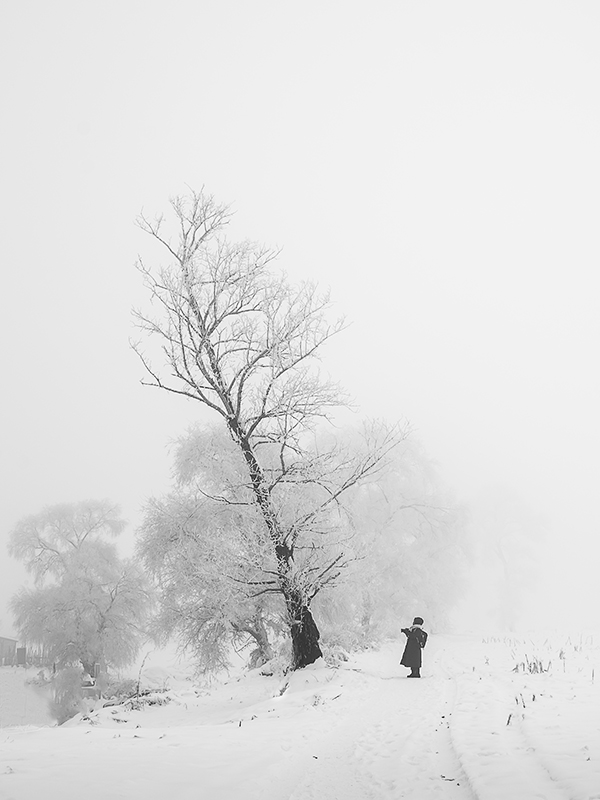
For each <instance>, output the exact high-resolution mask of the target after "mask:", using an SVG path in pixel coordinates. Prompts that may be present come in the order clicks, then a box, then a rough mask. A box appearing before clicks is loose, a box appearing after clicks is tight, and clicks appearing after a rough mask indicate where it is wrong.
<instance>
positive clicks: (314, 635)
mask: <svg viewBox="0 0 600 800" xmlns="http://www.w3.org/2000/svg"><path fill="white" fill-rule="evenodd" d="M228 425H229V429H230V431H231V433H232V435H233V438H234V441H235V442H237V444H238V445H239V447H240V448H241V450H242V453H243V455H244V458H245V460H246V464H247V465H248V471H249V473H250V480H251V482H252V489H253V491H254V495H255V497H256V501H257V503H258V506H259V508H260V510H261V512H262V515H263V519H264V520H265V524H266V526H267V530H268V531H269V535H270V537H271V541H272V542H273V545H274V549H275V555H276V558H277V564H278V573H279V586H280V591H281V593H282V594H283V597H284V599H285V604H286V607H287V611H288V618H289V622H290V634H291V637H292V669H302V667H307V666H308V665H309V664H314V662H315V661H316V660H317V659H318V658H321V657H322V655H323V653H322V652H321V648H320V647H319V638H320V634H319V629H318V628H317V624H316V622H315V621H314V619H313V615H312V613H311V611H310V608H309V606H308V604H307V603H306V601H305V600H303V598H302V595H301V594H300V592H299V591H298V590H297V589H296V588H294V586H293V585H291V586H290V579H289V573H290V564H291V562H292V561H293V558H294V557H293V553H292V550H291V548H290V547H289V545H288V544H287V543H286V542H285V540H284V537H283V535H282V532H281V529H280V527H279V520H278V519H277V514H276V512H275V509H274V508H273V505H272V502H271V497H270V494H269V490H268V488H267V485H266V481H265V478H264V475H263V471H262V469H261V467H260V464H259V463H258V459H257V458H256V456H255V454H254V451H253V449H252V446H251V444H250V442H249V441H248V438H247V437H246V436H245V435H244V434H243V432H242V430H241V429H240V425H239V423H238V421H237V420H236V419H235V418H230V419H229V420H228Z"/></svg>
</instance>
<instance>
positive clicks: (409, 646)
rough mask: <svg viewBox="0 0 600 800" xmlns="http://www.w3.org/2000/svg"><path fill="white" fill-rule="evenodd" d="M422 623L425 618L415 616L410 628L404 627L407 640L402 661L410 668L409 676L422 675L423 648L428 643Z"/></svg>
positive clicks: (417, 676) (403, 664)
mask: <svg viewBox="0 0 600 800" xmlns="http://www.w3.org/2000/svg"><path fill="white" fill-rule="evenodd" d="M422 625H423V618H422V617H415V618H414V620H413V624H412V625H411V627H410V628H402V633H404V634H405V635H406V638H407V642H406V647H405V648H404V653H403V654H402V659H401V660H400V663H401V664H402V666H403V667H409V668H410V671H411V672H410V675H408V676H407V677H409V678H420V677H421V663H422V660H421V650H422V649H423V648H424V647H425V645H426V644H427V634H426V633H425V631H424V630H423V628H422V627H421V626H422Z"/></svg>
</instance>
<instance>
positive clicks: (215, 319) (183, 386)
mask: <svg viewBox="0 0 600 800" xmlns="http://www.w3.org/2000/svg"><path fill="white" fill-rule="evenodd" d="M171 206H172V210H173V212H174V219H175V222H176V225H177V235H176V239H175V241H173V240H172V239H171V238H170V237H169V235H168V233H167V232H166V231H165V221H164V219H163V217H158V218H157V219H149V218H148V217H146V216H143V215H142V216H141V217H140V218H139V220H138V222H139V225H140V227H141V229H142V230H143V231H145V232H146V233H148V234H149V235H150V236H152V237H153V238H154V239H155V240H156V241H157V242H158V243H159V244H160V245H161V246H162V247H163V248H164V249H165V250H166V252H167V253H168V254H169V259H170V265H169V266H167V267H164V268H161V269H159V270H157V271H154V270H151V269H150V268H148V267H146V265H145V264H144V262H143V261H142V260H141V259H140V260H139V261H138V268H139V270H140V271H141V273H142V274H143V276H144V279H145V283H146V285H147V287H148V289H149V292H150V296H151V299H152V303H153V305H154V307H155V308H156V309H157V313H155V314H154V315H152V314H147V313H143V312H141V311H137V312H135V314H136V318H137V324H138V326H139V327H140V328H141V330H142V331H144V332H145V333H146V334H148V335H149V336H150V337H152V338H154V339H157V340H158V341H159V342H160V344H161V349H162V355H161V357H160V359H161V362H162V363H161V364H160V366H157V365H156V363H155V362H156V359H151V358H149V357H148V356H147V355H146V353H145V352H144V351H143V350H142V348H141V346H140V345H139V344H135V345H134V349H135V350H136V352H137V353H138V355H139V357H140V358H141V360H142V363H143V365H144V367H145V369H146V373H147V376H148V377H147V378H146V380H144V381H143V383H145V384H146V385H150V386H155V387H158V388H161V389H164V390H166V391H168V392H172V393H174V394H179V395H182V396H184V397H188V398H192V399H193V400H196V401H198V402H200V403H202V404H203V405H204V406H205V407H207V408H209V409H211V410H212V411H213V412H214V413H215V414H217V415H219V416H220V418H221V420H222V422H223V424H224V425H225V426H226V428H227V430H228V431H229V434H230V436H231V439H232V441H233V442H234V444H235V446H236V448H237V449H238V451H239V453H240V454H241V456H242V460H243V464H244V473H245V475H244V480H243V481H241V483H240V486H239V487H238V491H237V493H236V495H235V496H233V495H231V494H229V495H227V496H225V495H223V500H226V501H227V502H236V501H239V502H244V503H247V502H250V501H251V502H252V503H253V504H254V506H255V507H256V509H257V510H258V512H259V516H260V520H261V526H260V531H261V533H259V534H257V535H259V536H260V535H264V534H266V536H267V538H268V541H269V542H270V552H271V555H272V564H270V565H265V568H264V573H265V574H264V576H262V577H261V578H260V579H259V580H257V581H256V585H255V587H254V588H255V590H256V592H257V593H258V592H265V593H266V592H275V593H278V594H280V595H281V596H282V597H283V600H284V603H285V608H286V613H287V622H288V625H289V630H290V634H291V639H292V651H293V664H292V666H293V667H294V668H299V667H303V666H306V665H307V664H310V663H313V662H314V661H315V660H316V659H317V658H319V656H320V655H321V650H320V647H319V631H318V628H317V625H316V624H315V621H314V619H313V616H312V613H311V610H310V604H311V601H312V599H313V598H314V596H315V595H316V594H317V592H319V591H320V590H321V589H322V588H323V587H324V586H326V585H328V584H329V583H331V582H333V581H334V580H335V579H336V578H337V577H338V576H339V572H340V568H341V566H342V565H343V563H344V553H343V550H342V549H339V550H338V551H337V552H332V547H331V546H327V545H324V544H322V537H323V536H324V535H326V534H330V533H332V532H335V529H336V528H335V516H336V514H339V504H340V500H341V497H342V495H343V494H344V493H345V492H346V491H347V490H348V489H349V488H350V487H351V486H354V485H355V484H356V483H358V482H359V481H361V480H363V479H364V478H365V477H367V476H369V475H372V474H373V473H374V472H376V471H377V470H378V469H380V468H381V467H382V464H383V462H384V459H385V456H386V454H387V453H388V452H389V450H390V449H391V448H392V447H394V445H395V444H396V443H397V441H398V438H399V437H401V436H402V433H401V432H399V431H398V430H397V429H392V430H386V429H383V428H379V429H378V430H377V435H376V436H375V437H374V443H373V444H372V446H369V447H366V448H365V449H364V450H363V452H361V453H359V454H348V453H344V452H343V451H339V450H338V449H337V448H336V447H335V446H332V448H331V449H325V450H321V449H319V448H318V447H317V446H316V444H315V439H314V432H315V429H316V425H317V423H318V422H323V421H325V420H327V419H328V418H329V414H330V413H331V412H332V410H333V409H334V408H336V407H339V406H340V405H343V404H344V403H345V402H346V397H345V395H344V394H343V392H342V391H341V389H340V387H339V386H338V385H337V384H335V383H333V382H332V381H330V380H329V379H327V378H325V377H324V376H323V375H322V374H321V373H320V371H319V369H318V357H319V353H320V348H321V347H322V346H323V345H324V344H325V343H326V342H327V341H328V340H329V339H331V337H332V336H334V335H335V334H337V333H338V332H339V331H341V330H342V329H343V327H344V322H343V320H337V321H336V322H329V321H328V316H327V315H328V311H329V308H330V301H329V297H328V295H327V294H321V293H319V292H318V291H317V289H316V287H315V286H314V285H313V284H311V283H301V284H299V285H297V286H295V285H291V284H290V283H289V282H288V281H287V279H286V278H285V276H284V275H281V274H276V273H275V272H273V271H272V269H271V262H272V261H273V259H274V257H275V255H276V253H275V252H273V251H271V250H267V249H265V248H263V247H259V246H257V245H256V244H253V243H250V242H242V243H230V242H229V241H228V240H227V239H226V237H225V236H224V235H223V231H224V228H225V227H226V225H227V223H228V221H229V217H230V215H229V212H228V209H227V208H226V207H224V206H220V205H218V204H217V203H215V201H214V199H213V198H212V197H210V196H207V195H205V194H204V193H203V192H199V193H196V192H192V193H191V194H189V195H188V196H185V197H178V198H175V199H174V200H172V201H171ZM249 495H250V496H249ZM319 537H321V540H319ZM334 538H335V537H334ZM330 539H331V537H330ZM333 550H334V551H335V547H333Z"/></svg>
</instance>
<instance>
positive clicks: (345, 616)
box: [318, 436, 468, 645]
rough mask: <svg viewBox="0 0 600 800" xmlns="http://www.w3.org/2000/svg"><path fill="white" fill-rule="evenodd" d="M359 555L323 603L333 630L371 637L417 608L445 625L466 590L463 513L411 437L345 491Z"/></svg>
mask: <svg viewBox="0 0 600 800" xmlns="http://www.w3.org/2000/svg"><path fill="white" fill-rule="evenodd" d="M346 502H347V507H348V511H349V515H350V516H349V519H350V520H351V524H352V530H353V532H354V537H353V549H354V553H355V560H354V561H353V563H352V565H351V566H350V569H349V574H348V576H347V580H346V581H345V582H344V583H343V584H342V585H340V586H339V587H338V588H337V589H336V590H335V591H334V592H332V593H331V597H328V598H327V603H324V604H323V607H321V604H319V606H318V608H319V612H320V613H321V614H322V615H323V617H324V622H325V626H324V629H325V632H326V634H327V636H328V638H330V639H332V640H333V641H337V642H339V643H340V644H343V645H348V644H360V643H362V644H367V643H369V642H372V641H374V640H377V639H379V638H381V637H382V636H389V635H395V634H397V632H398V630H399V627H400V622H401V620H404V621H406V620H408V621H410V619H409V618H410V617H412V616H414V615H415V614H420V615H422V616H424V617H427V619H428V624H435V625H438V626H443V625H445V624H446V623H447V622H448V616H449V611H450V610H451V609H452V607H453V606H454V604H455V603H456V602H457V601H458V600H459V598H460V597H461V596H462V594H463V593H464V590H465V583H466V564H467V561H468V542H467V539H466V528H465V514H464V511H463V509H462V508H460V507H459V506H457V505H456V503H455V502H453V501H452V499H451V498H450V497H449V496H448V494H447V492H445V491H444V490H443V487H442V485H441V482H440V479H439V476H438V475H437V472H436V470H435V468H434V465H433V464H432V463H431V461H430V460H429V459H428V458H427V456H426V454H425V453H424V451H423V449H422V447H421V446H420V444H419V443H418V442H417V441H416V440H415V439H414V438H413V437H412V436H410V437H407V438H406V439H405V440H404V441H403V442H402V444H401V445H400V446H399V447H398V448H396V450H395V451H394V454H393V457H392V459H391V464H390V466H389V469H388V470H386V472H385V473H384V474H382V475H380V476H378V478H377V480H374V481H370V482H365V483H364V484H362V485H361V486H359V487H356V488H355V489H354V490H353V491H352V492H351V495H350V496H349V497H348V498H347V501H346Z"/></svg>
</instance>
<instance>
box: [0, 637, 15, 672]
mask: <svg viewBox="0 0 600 800" xmlns="http://www.w3.org/2000/svg"><path fill="white" fill-rule="evenodd" d="M16 663H17V640H16V639H7V638H6V636H0V667H5V666H12V665H13V664H16Z"/></svg>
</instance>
